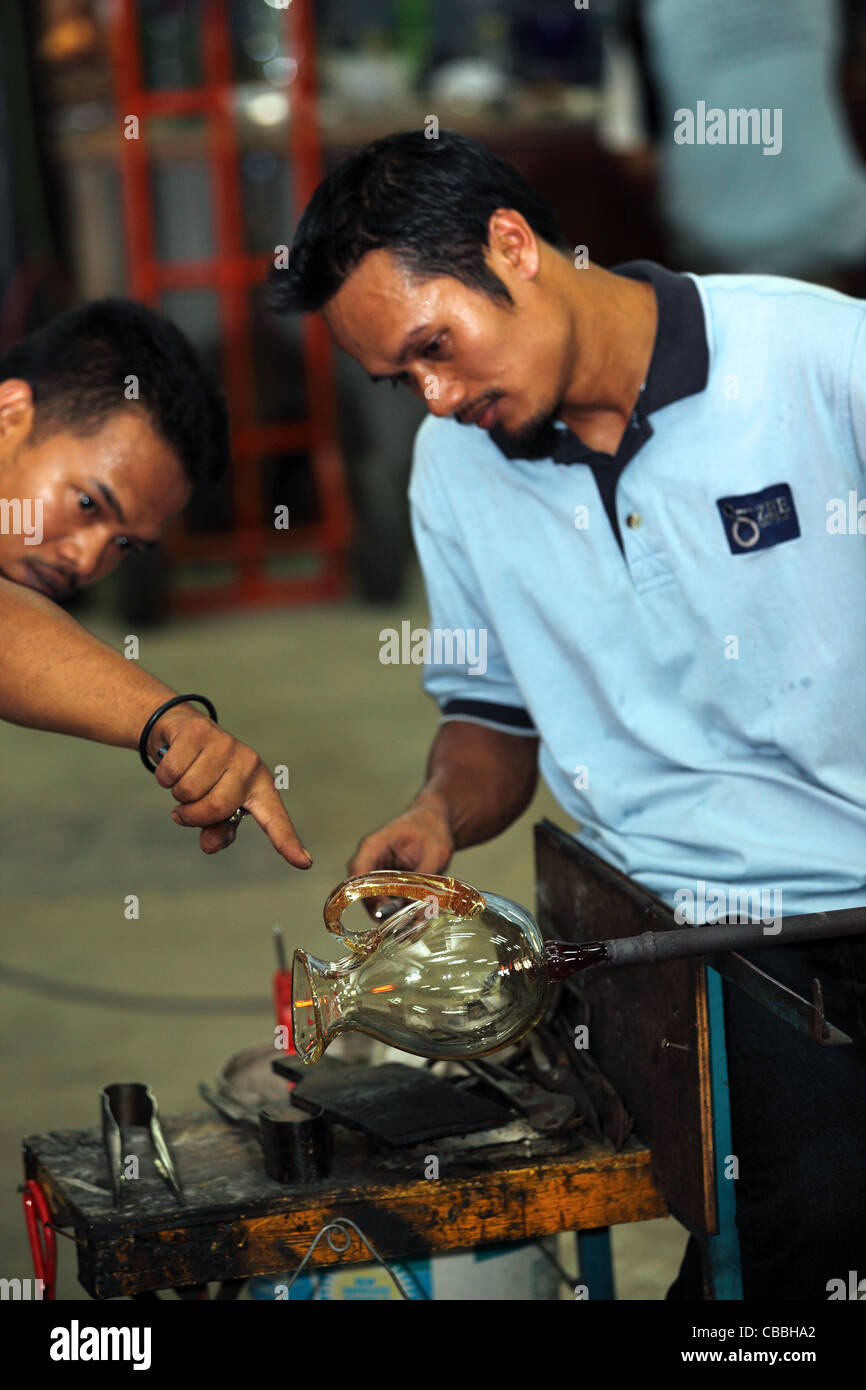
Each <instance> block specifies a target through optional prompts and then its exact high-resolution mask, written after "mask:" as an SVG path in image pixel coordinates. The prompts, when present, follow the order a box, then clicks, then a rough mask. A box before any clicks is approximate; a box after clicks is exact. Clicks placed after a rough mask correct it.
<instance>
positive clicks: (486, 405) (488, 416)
mask: <svg viewBox="0 0 866 1390" xmlns="http://www.w3.org/2000/svg"><path fill="white" fill-rule="evenodd" d="M498 416H499V403H498V400H497V398H496V397H493V398H489V397H488V399H487V400H484V401H481V403H480V404H479V405H477V406H475V407H474V408H473V409H472V410H470V411H466V412H464V413H463V414H462V415H458V416H457V419H458V420H459V421H460V423H461V425H477V426H478V427H479V429H482V430H489V429H492V428H493V426H494V425H495V424H496V421H497V419H498Z"/></svg>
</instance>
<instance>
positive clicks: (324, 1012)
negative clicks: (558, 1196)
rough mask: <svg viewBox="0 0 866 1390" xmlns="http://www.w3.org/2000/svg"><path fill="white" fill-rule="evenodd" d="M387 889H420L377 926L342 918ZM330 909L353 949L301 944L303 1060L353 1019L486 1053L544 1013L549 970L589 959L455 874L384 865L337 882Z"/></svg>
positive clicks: (298, 1032)
mask: <svg viewBox="0 0 866 1390" xmlns="http://www.w3.org/2000/svg"><path fill="white" fill-rule="evenodd" d="M389 895H390V896H398V897H404V898H405V897H411V898H414V899H416V901H414V902H412V903H410V905H409V906H408V907H405V908H403V909H401V911H399V912H397V913H395V914H394V916H393V917H390V918H389V919H388V921H387V922H386V923H385V924H384V925H383V926H381V927H374V928H372V929H371V930H370V931H366V932H358V933H350V932H349V931H347V930H346V929H345V928H344V927H343V925H342V922H341V920H340V914H341V912H342V910H343V908H344V907H345V906H346V905H347V904H348V903H349V902H353V901H356V900H357V899H358V898H363V897H373V896H376V897H385V896H389ZM324 915H325V924H326V926H327V927H328V929H329V930H330V931H332V932H334V933H335V934H336V935H339V936H341V937H343V939H344V940H345V941H346V942H347V943H348V945H349V947H350V948H351V950H352V952H353V953H354V954H353V955H351V956H349V957H346V958H345V959H343V960H339V961H333V962H328V961H324V960H319V959H317V958H316V957H315V956H311V955H309V954H308V953H307V952H306V951H302V950H297V951H296V952H295V956H294V964H293V975H292V978H293V998H292V1017H293V1025H294V1043H295V1047H296V1048H297V1050H298V1052H299V1054H300V1056H301V1057H302V1058H303V1060H304V1061H305V1062H316V1061H318V1060H319V1058H320V1057H321V1055H322V1053H323V1052H324V1051H325V1048H326V1047H328V1046H329V1044H330V1043H331V1042H333V1040H334V1038H336V1037H337V1036H338V1035H339V1034H340V1033H342V1032H344V1031H345V1030H346V1029H349V1028H355V1029H359V1030H360V1031H361V1032H363V1033H368V1034H370V1035H371V1036H372V1037H374V1038H378V1039H379V1040H380V1041H381V1042H384V1043H389V1044H390V1045H391V1046H392V1047H397V1048H400V1049H401V1050H402V1051H403V1052H414V1053H416V1054H417V1055H419V1056H421V1057H431V1058H454V1059H459V1058H464V1057H480V1056H482V1055H483V1054H484V1053H487V1052H493V1051H495V1050H496V1049H497V1048H500V1047H505V1046H506V1044H508V1043H511V1042H514V1041H516V1039H518V1038H520V1037H522V1036H523V1034H524V1033H527V1032H528V1031H529V1029H530V1028H532V1027H533V1026H534V1025H535V1024H536V1023H538V1022H539V1020H540V1019H541V1017H542V1015H543V1013H544V1010H545V1007H546V1003H547V991H548V983H549V981H550V980H551V979H558V978H563V977H564V975H565V974H572V973H573V972H574V970H575V969H579V968H580V967H581V965H582V964H585V963H590V962H589V961H584V960H583V959H579V957H580V955H581V948H579V947H570V946H569V945H568V944H567V943H548V944H547V945H546V944H545V942H544V940H543V938H542V936H541V932H540V931H539V928H538V926H537V925H536V923H535V921H534V920H533V918H532V917H531V916H530V914H529V913H528V912H526V911H525V909H524V908H522V907H520V906H519V905H518V904H517V903H514V902H511V901H510V900H509V899H507V898H501V897H498V896H497V895H496V894H494V893H485V894H483V895H482V894H481V893H479V892H478V891H477V890H476V889H474V888H471V887H470V886H469V885H468V884H464V883H460V882H459V880H457V879H450V878H441V877H437V876H434V875H424V874H404V875H398V874H397V873H396V872H393V873H392V872H389V871H387V870H380V871H378V872H376V873H371V874H367V875H365V876H364V877H363V878H359V879H350V880H349V881H348V882H347V883H345V884H342V885H341V886H340V887H339V888H337V889H335V890H334V892H333V893H332V894H331V896H330V897H329V899H328V901H327V903H326V904H325V914H324ZM554 947H555V949H551V948H554Z"/></svg>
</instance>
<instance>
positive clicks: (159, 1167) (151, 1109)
mask: <svg viewBox="0 0 866 1390" xmlns="http://www.w3.org/2000/svg"><path fill="white" fill-rule="evenodd" d="M99 1099H100V1103H101V1106H102V1142H103V1144H104V1145H105V1156H106V1158H107V1159H108V1171H109V1173H110V1175H111V1187H112V1191H113V1193H114V1209H115V1211H117V1210H118V1208H119V1207H120V1199H121V1193H122V1191H123V1183H124V1182H125V1181H127V1179H125V1178H124V1175H123V1135H122V1132H121V1131H122V1128H123V1127H126V1126H135V1125H138V1126H142V1127H143V1128H145V1129H147V1130H148V1131H149V1133H150V1140H151V1143H152V1144H153V1164H154V1167H155V1168H156V1171H157V1172H158V1173H159V1175H160V1177H161V1178H163V1179H164V1181H165V1182H166V1183H167V1184H168V1186H169V1187H170V1189H171V1191H172V1194H173V1195H174V1196H175V1197H176V1198H177V1200H178V1202H180V1203H181V1204H183V1203H184V1200H185V1199H184V1195H183V1191H182V1189H181V1185H180V1179H179V1178H178V1175H177V1169H176V1168H175V1166H174V1159H173V1158H172V1156H171V1153H170V1152H169V1147H168V1144H167V1143H166V1140H165V1135H164V1133H163V1129H162V1124H161V1122H160V1118H159V1110H158V1108H157V1104H156V1096H155V1095H154V1094H153V1091H152V1090H151V1089H150V1087H149V1086H147V1085H145V1083H144V1082H143V1081H117V1082H114V1083H113V1084H112V1085H111V1086H105V1087H103V1089H102V1091H101V1092H100V1096H99Z"/></svg>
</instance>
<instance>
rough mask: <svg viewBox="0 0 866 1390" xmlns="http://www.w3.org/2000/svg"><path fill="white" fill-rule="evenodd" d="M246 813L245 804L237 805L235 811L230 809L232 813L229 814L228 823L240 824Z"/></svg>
mask: <svg viewBox="0 0 866 1390" xmlns="http://www.w3.org/2000/svg"><path fill="white" fill-rule="evenodd" d="M248 815H249V811H248V810H247V808H246V806H239V807H238V809H237V810H236V811H232V814H231V815H230V816H229V819H228V823H229V825H240V823H241V821H242V820H243V818H244V816H248Z"/></svg>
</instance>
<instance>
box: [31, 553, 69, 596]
mask: <svg viewBox="0 0 866 1390" xmlns="http://www.w3.org/2000/svg"><path fill="white" fill-rule="evenodd" d="M24 567H25V569H26V570H27V572H28V574H30V576H31V578H32V583H31V585H30V588H33V589H38V590H39V592H40V594H45V595H46V597H47V598H53V599H54V600H55V601H57V602H59V601H61V600H62V599H66V598H68V597H69V595H70V594H71V592H72V585H71V584H66V583H64V582H63V581H62V580H61V579H60V578H59V577H58V578H55V577H54V574H53V573H52V572H50V571H48V570H47V569H46V568H45V567H44V566H42V565H36V564H34V563H33V561H32V560H25V562H24Z"/></svg>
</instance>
